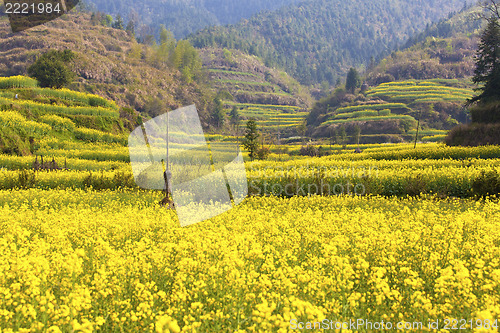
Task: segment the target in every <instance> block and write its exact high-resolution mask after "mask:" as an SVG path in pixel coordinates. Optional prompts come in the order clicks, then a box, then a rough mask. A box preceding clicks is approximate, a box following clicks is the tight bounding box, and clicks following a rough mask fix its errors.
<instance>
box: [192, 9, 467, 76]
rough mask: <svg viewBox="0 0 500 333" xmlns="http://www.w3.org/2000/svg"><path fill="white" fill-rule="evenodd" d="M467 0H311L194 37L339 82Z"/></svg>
mask: <svg viewBox="0 0 500 333" xmlns="http://www.w3.org/2000/svg"><path fill="white" fill-rule="evenodd" d="M463 7H464V2H463V0H420V1H406V0H353V1H343V0H310V1H306V2H302V3H300V4H298V5H290V6H286V7H283V8H281V9H279V10H276V11H273V12H263V13H259V14H257V15H255V16H253V17H252V18H251V19H249V20H243V21H241V22H240V23H238V24H235V25H230V26H225V27H210V28H206V29H204V30H203V31H201V32H199V33H197V34H195V35H193V36H191V37H190V40H191V41H192V43H193V44H194V45H195V46H196V47H207V46H210V47H217V46H219V47H227V48H235V49H239V50H242V51H244V52H248V53H250V54H254V55H258V56H260V57H262V58H263V59H264V60H265V62H266V65H268V66H278V67H281V68H283V69H285V70H286V71H287V72H288V73H290V74H292V75H293V76H294V77H295V78H297V79H298V80H300V82H301V83H304V84H313V83H319V82H322V81H328V82H330V83H331V84H333V83H335V82H336V81H337V79H338V78H340V77H343V76H344V75H345V73H346V70H347V69H349V67H351V66H360V65H362V64H367V63H368V62H369V60H370V58H371V57H373V56H377V55H381V54H384V53H388V52H389V51H391V50H393V49H394V48H396V47H397V46H398V45H400V44H402V43H404V42H405V41H407V40H408V38H409V37H410V36H412V35H414V34H416V33H417V32H418V31H420V30H423V29H424V28H425V27H426V25H427V24H429V23H431V22H433V21H438V20H439V19H440V18H443V17H445V16H447V15H448V14H449V13H451V12H457V11H460V10H461V9H462V8H463Z"/></svg>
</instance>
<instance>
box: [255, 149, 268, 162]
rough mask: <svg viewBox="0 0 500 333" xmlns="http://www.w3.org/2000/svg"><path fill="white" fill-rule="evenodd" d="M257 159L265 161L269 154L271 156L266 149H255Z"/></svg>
mask: <svg viewBox="0 0 500 333" xmlns="http://www.w3.org/2000/svg"><path fill="white" fill-rule="evenodd" d="M256 154H257V159H259V160H267V158H268V157H269V154H271V151H270V150H269V148H268V147H261V148H259V149H257V152H256Z"/></svg>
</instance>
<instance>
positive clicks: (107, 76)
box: [0, 13, 213, 114]
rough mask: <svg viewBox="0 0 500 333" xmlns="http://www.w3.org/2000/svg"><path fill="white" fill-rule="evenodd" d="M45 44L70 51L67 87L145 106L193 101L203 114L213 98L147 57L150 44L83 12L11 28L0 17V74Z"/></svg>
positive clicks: (19, 68)
mask: <svg viewBox="0 0 500 333" xmlns="http://www.w3.org/2000/svg"><path fill="white" fill-rule="evenodd" d="M49 49H61V50H63V49H69V50H72V51H73V52H74V53H75V54H76V59H75V61H74V70H75V72H76V73H77V76H78V78H77V80H76V82H74V83H73V84H72V85H71V86H70V88H71V89H74V90H79V91H83V92H89V93H93V94H98V95H101V96H104V97H106V98H109V99H111V100H114V101H116V103H117V104H118V105H119V106H131V107H132V108H135V109H136V110H139V111H145V110H146V109H147V108H148V105H149V104H151V103H153V104H154V103H155V101H161V103H162V105H163V107H164V108H169V109H174V108H177V107H180V106H184V105H190V104H193V103H194V104H196V106H197V107H198V109H199V110H201V111H202V113H204V114H206V113H207V112H208V108H209V107H210V103H211V101H212V98H213V97H210V96H211V95H210V94H208V92H207V91H206V89H205V88H204V86H203V84H198V83H196V82H191V83H187V82H185V80H184V79H183V78H182V75H181V73H180V72H179V71H178V70H177V69H175V68H170V67H168V66H167V65H162V64H160V63H155V62H153V61H150V60H151V59H152V58H154V56H153V55H152V50H151V48H149V47H146V46H144V45H140V44H137V43H136V42H135V40H134V39H133V38H130V37H129V36H128V35H127V33H126V32H125V31H123V30H118V29H113V28H108V27H104V26H101V25H96V26H94V25H92V24H91V22H90V14H88V13H72V14H70V15H65V16H63V17H62V18H60V19H57V20H55V21H53V22H50V23H47V24H44V25H43V26H40V27H36V28H33V29H30V30H28V31H25V32H21V33H17V34H12V33H11V32H10V28H9V26H8V22H7V21H6V19H5V18H3V19H2V20H1V21H0V76H12V75H25V74H26V68H27V67H28V66H29V65H30V64H31V63H33V62H34V60H35V59H36V57H37V56H38V55H40V54H41V53H44V52H46V51H48V50H49Z"/></svg>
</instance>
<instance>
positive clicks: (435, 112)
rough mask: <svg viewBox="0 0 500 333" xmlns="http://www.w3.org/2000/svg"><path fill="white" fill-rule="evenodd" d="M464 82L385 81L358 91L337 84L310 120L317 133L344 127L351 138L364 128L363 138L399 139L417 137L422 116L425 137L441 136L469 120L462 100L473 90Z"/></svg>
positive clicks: (333, 132)
mask: <svg viewBox="0 0 500 333" xmlns="http://www.w3.org/2000/svg"><path fill="white" fill-rule="evenodd" d="M460 86H461V82H460V81H458V80H445V79H436V80H427V81H418V80H413V81H399V82H390V83H383V84H380V85H378V86H376V87H373V88H371V89H368V90H367V91H366V92H365V93H364V94H359V95H352V94H349V93H347V92H345V91H344V90H342V89H338V90H337V91H336V92H334V93H333V94H332V95H331V96H330V97H327V98H324V99H322V100H320V101H319V102H318V103H317V104H316V105H315V106H314V108H313V109H312V111H311V114H310V115H309V116H308V124H309V125H311V126H312V127H311V131H312V134H313V136H319V137H321V136H323V137H332V136H335V135H338V131H340V130H341V128H344V129H343V130H342V131H344V130H346V134H347V135H349V136H351V137H352V136H353V133H354V131H355V128H356V127H359V128H360V131H361V141H362V142H384V141H396V142H399V141H403V140H411V139H412V138H414V137H415V130H416V127H417V122H418V120H420V126H421V128H422V129H423V131H421V132H420V134H421V135H422V136H429V135H431V134H434V135H439V138H441V139H442V138H443V135H444V134H445V133H446V131H445V130H449V129H451V128H452V127H454V126H455V125H457V124H458V123H463V122H465V121H466V120H467V114H466V112H465V110H464V108H463V104H464V103H465V101H466V99H467V98H470V97H472V95H473V91H472V90H471V89H469V88H462V87H460ZM351 140H352V139H351Z"/></svg>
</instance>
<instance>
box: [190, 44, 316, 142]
mask: <svg viewBox="0 0 500 333" xmlns="http://www.w3.org/2000/svg"><path fill="white" fill-rule="evenodd" d="M199 51H200V56H201V58H202V60H203V66H204V67H205V69H206V70H207V71H208V75H209V80H210V83H211V87H212V88H213V89H214V90H215V91H218V92H219V93H220V96H222V98H223V99H224V100H223V103H224V105H225V109H226V112H227V114H228V117H230V112H231V110H232V109H233V107H236V108H237V109H238V110H239V111H238V113H239V116H240V121H239V125H240V131H239V132H240V134H241V132H242V127H243V126H244V123H245V122H246V120H248V119H250V118H253V119H255V120H256V121H257V125H258V127H259V129H260V130H262V131H264V132H266V133H268V134H271V135H272V136H275V137H276V138H277V137H278V136H282V137H284V136H293V135H297V126H298V125H299V124H301V123H303V121H304V118H305V116H306V115H307V109H308V108H309V107H310V106H311V105H312V97H311V95H310V94H309V91H308V89H307V88H305V87H303V86H302V85H301V84H300V83H298V82H297V81H296V80H295V79H293V78H292V77H290V76H289V75H288V74H286V73H285V72H282V71H279V70H276V69H272V68H269V67H266V66H265V65H264V64H263V63H262V60H261V59H259V58H258V57H256V56H251V55H247V54H244V53H242V52H241V51H237V50H233V51H229V50H227V49H213V48H207V49H201V50H199ZM278 133H279V134H278Z"/></svg>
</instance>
